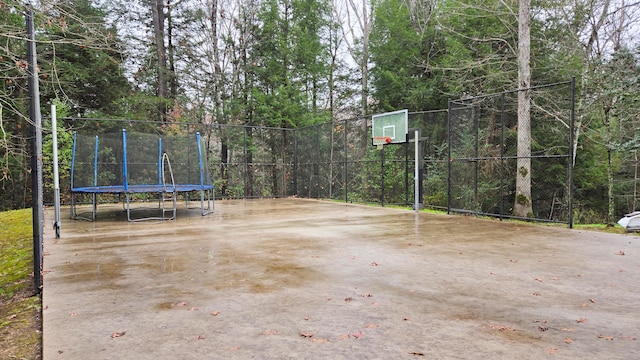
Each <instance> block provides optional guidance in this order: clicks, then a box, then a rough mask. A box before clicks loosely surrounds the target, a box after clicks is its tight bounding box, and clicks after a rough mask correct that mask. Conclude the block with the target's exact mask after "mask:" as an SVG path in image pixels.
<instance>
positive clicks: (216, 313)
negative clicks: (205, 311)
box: [211, 311, 220, 316]
mask: <svg viewBox="0 0 640 360" xmlns="http://www.w3.org/2000/svg"><path fill="white" fill-rule="evenodd" d="M211 315H213V316H218V315H220V312H219V311H212V312H211Z"/></svg>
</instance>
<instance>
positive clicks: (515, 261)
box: [509, 259, 518, 263]
mask: <svg viewBox="0 0 640 360" xmlns="http://www.w3.org/2000/svg"><path fill="white" fill-rule="evenodd" d="M509 261H511V262H512V263H517V262H518V260H515V259H511V260H509Z"/></svg>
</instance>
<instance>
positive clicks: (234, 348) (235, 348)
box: [227, 346, 240, 351]
mask: <svg viewBox="0 0 640 360" xmlns="http://www.w3.org/2000/svg"><path fill="white" fill-rule="evenodd" d="M227 350H229V351H238V350H240V346H232V347H230V348H228V349H227Z"/></svg>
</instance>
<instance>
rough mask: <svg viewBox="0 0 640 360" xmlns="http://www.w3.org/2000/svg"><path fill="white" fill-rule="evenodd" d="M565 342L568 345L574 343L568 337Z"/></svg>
mask: <svg viewBox="0 0 640 360" xmlns="http://www.w3.org/2000/svg"><path fill="white" fill-rule="evenodd" d="M564 342H565V343H567V344H571V343H572V342H573V339H572V338H570V337H568V338H566V339H564Z"/></svg>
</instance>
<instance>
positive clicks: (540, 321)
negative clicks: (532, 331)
mask: <svg viewBox="0 0 640 360" xmlns="http://www.w3.org/2000/svg"><path fill="white" fill-rule="evenodd" d="M533 322H534V323H543V324H546V323H547V322H548V321H547V320H533Z"/></svg>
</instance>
